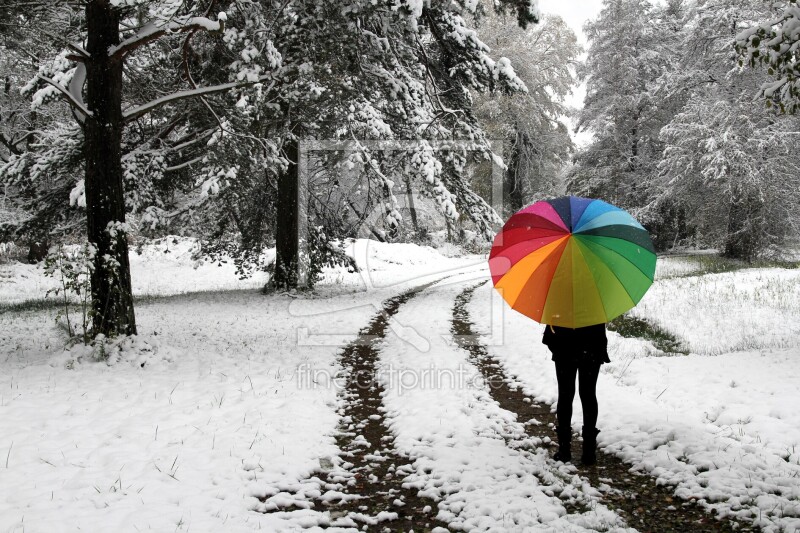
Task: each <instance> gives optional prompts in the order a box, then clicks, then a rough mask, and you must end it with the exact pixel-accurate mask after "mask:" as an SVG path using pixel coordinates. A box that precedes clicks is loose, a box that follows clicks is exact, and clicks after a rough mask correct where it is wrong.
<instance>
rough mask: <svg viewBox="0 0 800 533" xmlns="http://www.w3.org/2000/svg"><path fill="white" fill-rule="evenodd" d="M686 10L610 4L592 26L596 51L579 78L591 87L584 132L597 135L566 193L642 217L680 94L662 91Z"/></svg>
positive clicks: (635, 2) (581, 118)
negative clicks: (662, 139) (665, 130)
mask: <svg viewBox="0 0 800 533" xmlns="http://www.w3.org/2000/svg"><path fill="white" fill-rule="evenodd" d="M679 17H680V3H679V2H670V3H668V4H667V5H666V6H659V7H654V6H653V5H652V4H650V3H649V2H648V1H647V0H605V1H604V2H603V9H602V11H601V12H600V15H599V17H598V18H597V20H594V21H590V22H588V23H587V24H586V27H585V29H586V33H587V38H588V39H589V41H590V47H589V51H588V56H587V60H586V63H585V65H583V66H582V67H581V68H580V69H579V71H578V72H579V76H580V78H581V80H582V81H584V82H586V84H587V94H586V98H585V100H584V107H583V109H581V110H580V112H579V114H578V126H577V127H578V129H580V130H589V131H590V132H591V133H592V134H593V138H592V141H591V142H590V144H589V145H588V146H587V147H585V148H584V149H583V150H581V151H580V152H579V153H578V155H577V157H576V165H575V166H574V167H573V168H572V169H571V170H570V174H569V176H568V190H570V191H571V192H574V193H577V194H581V195H584V196H592V197H600V198H604V199H606V200H608V201H610V202H612V203H614V204H616V205H620V206H623V207H626V208H629V209H633V210H638V208H641V207H642V206H643V205H645V204H646V202H647V199H648V197H649V187H650V183H651V181H652V179H653V177H654V175H655V173H656V165H657V163H658V160H659V158H660V154H661V151H662V144H661V142H660V141H659V137H658V134H659V131H660V129H661V127H662V126H663V125H664V124H665V123H666V122H668V121H669V119H670V118H671V116H670V112H671V110H672V109H674V107H675V104H674V99H675V98H679V97H680V93H679V92H678V93H668V92H666V91H663V90H660V89H661V88H662V86H663V84H662V83H661V82H660V80H661V78H662V76H664V74H665V73H668V72H671V71H673V65H674V60H675V57H674V54H675V52H674V48H673V44H674V42H675V39H676V35H677V29H676V27H677V22H678V21H679Z"/></svg>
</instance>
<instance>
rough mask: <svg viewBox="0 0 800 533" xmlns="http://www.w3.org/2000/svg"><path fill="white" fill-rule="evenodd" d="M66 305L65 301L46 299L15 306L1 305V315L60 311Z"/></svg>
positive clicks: (24, 302) (26, 301)
mask: <svg viewBox="0 0 800 533" xmlns="http://www.w3.org/2000/svg"><path fill="white" fill-rule="evenodd" d="M63 305H64V302H63V301H58V300H55V299H52V300H46V299H44V298H39V299H34V300H25V301H22V302H17V303H13V304H0V315H2V314H3V313H22V312H25V311H47V310H50V309H58V308H59V307H62V306H63Z"/></svg>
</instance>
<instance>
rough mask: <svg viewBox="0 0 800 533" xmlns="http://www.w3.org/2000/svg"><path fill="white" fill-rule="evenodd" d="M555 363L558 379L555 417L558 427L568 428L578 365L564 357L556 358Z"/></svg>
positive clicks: (570, 421) (570, 422) (570, 420)
mask: <svg viewBox="0 0 800 533" xmlns="http://www.w3.org/2000/svg"><path fill="white" fill-rule="evenodd" d="M555 363H556V379H557V380H558V403H557V404H556V418H557V419H558V426H559V427H562V428H568V427H570V426H571V425H572V402H573V400H574V399H575V375H576V374H577V373H578V366H577V365H576V364H575V363H573V362H572V361H569V360H566V358H561V359H557V360H556V362H555Z"/></svg>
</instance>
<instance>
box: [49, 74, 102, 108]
mask: <svg viewBox="0 0 800 533" xmlns="http://www.w3.org/2000/svg"><path fill="white" fill-rule="evenodd" d="M76 74H77V73H76ZM84 76H85V73H84ZM38 78H39V79H40V80H42V81H43V82H45V83H47V84H49V85H52V86H53V87H55V88H56V89H58V91H59V92H60V93H61V94H63V95H64V98H66V99H67V102H69V104H70V105H71V106H72V107H74V108H75V109H77V110H78V111H80V112H81V113H83V114H84V115H85V116H87V117H90V116H92V112H91V111H89V110H88V109H86V106H85V105H83V102H82V101H80V100H77V99H76V98H75V96H74V95H73V94H72V93H71V92H70V91H68V90H67V89H65V88H64V87H62V86H61V85H60V84H58V83H56V82H55V81H53V80H51V79H50V78H48V77H45V76H42V75H39V76H38ZM71 85H72V84H71V83H70V86H71Z"/></svg>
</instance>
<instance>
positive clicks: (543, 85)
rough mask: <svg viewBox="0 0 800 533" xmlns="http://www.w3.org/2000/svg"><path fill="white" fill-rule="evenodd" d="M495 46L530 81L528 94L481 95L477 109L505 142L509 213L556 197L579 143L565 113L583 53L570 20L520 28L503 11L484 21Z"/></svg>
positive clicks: (483, 32) (549, 18) (494, 135)
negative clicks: (510, 23)
mask: <svg viewBox="0 0 800 533" xmlns="http://www.w3.org/2000/svg"><path fill="white" fill-rule="evenodd" d="M479 30H480V31H481V35H483V36H485V39H486V42H487V43H488V44H489V45H490V46H491V47H492V49H493V50H494V51H495V52H496V53H498V54H502V55H503V56H505V57H508V58H509V59H510V60H511V62H512V64H513V65H514V66H515V68H516V71H517V74H518V75H519V77H520V78H521V79H522V80H523V81H524V82H525V85H526V86H527V88H528V91H527V92H525V93H513V94H501V95H480V94H479V95H477V96H476V98H475V101H476V105H475V113H476V115H477V117H478V119H479V121H480V123H481V124H482V125H483V127H484V129H485V130H486V131H487V133H488V134H489V135H491V136H492V138H495V139H503V140H504V141H505V144H506V147H507V148H508V150H507V151H506V154H505V157H506V160H507V164H508V168H507V170H506V173H505V180H504V197H503V204H504V206H505V207H506V208H508V210H509V212H514V211H516V210H518V209H521V208H522V207H524V205H526V204H527V203H530V202H532V201H535V200H537V199H540V197H542V196H550V195H552V194H553V190H554V188H555V187H556V181H557V176H558V173H559V172H560V170H561V168H562V167H563V166H564V165H565V164H566V161H567V159H568V158H569V157H570V155H571V154H572V151H573V150H574V146H573V144H572V140H571V138H570V135H569V131H568V129H567V126H566V124H565V123H564V122H563V118H564V117H565V116H566V115H567V114H568V112H569V110H568V109H567V108H566V106H565V104H564V99H565V98H566V96H567V95H568V94H570V92H571V91H572V89H573V87H574V85H575V83H576V80H575V77H574V75H573V69H574V67H575V66H576V62H577V57H578V55H579V54H580V52H581V49H580V46H579V45H578V43H577V38H576V37H575V34H574V33H573V32H572V30H570V29H569V27H568V26H567V25H566V24H565V23H564V21H563V20H562V19H561V18H559V17H556V16H547V17H545V18H544V19H543V21H542V22H541V23H540V24H537V25H536V26H534V27H529V28H526V29H523V28H519V27H517V28H514V27H509V26H508V22H507V21H506V20H505V19H504V17H502V16H501V15H493V16H488V17H486V19H485V20H484V21H482V22H481V24H480V26H479Z"/></svg>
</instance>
